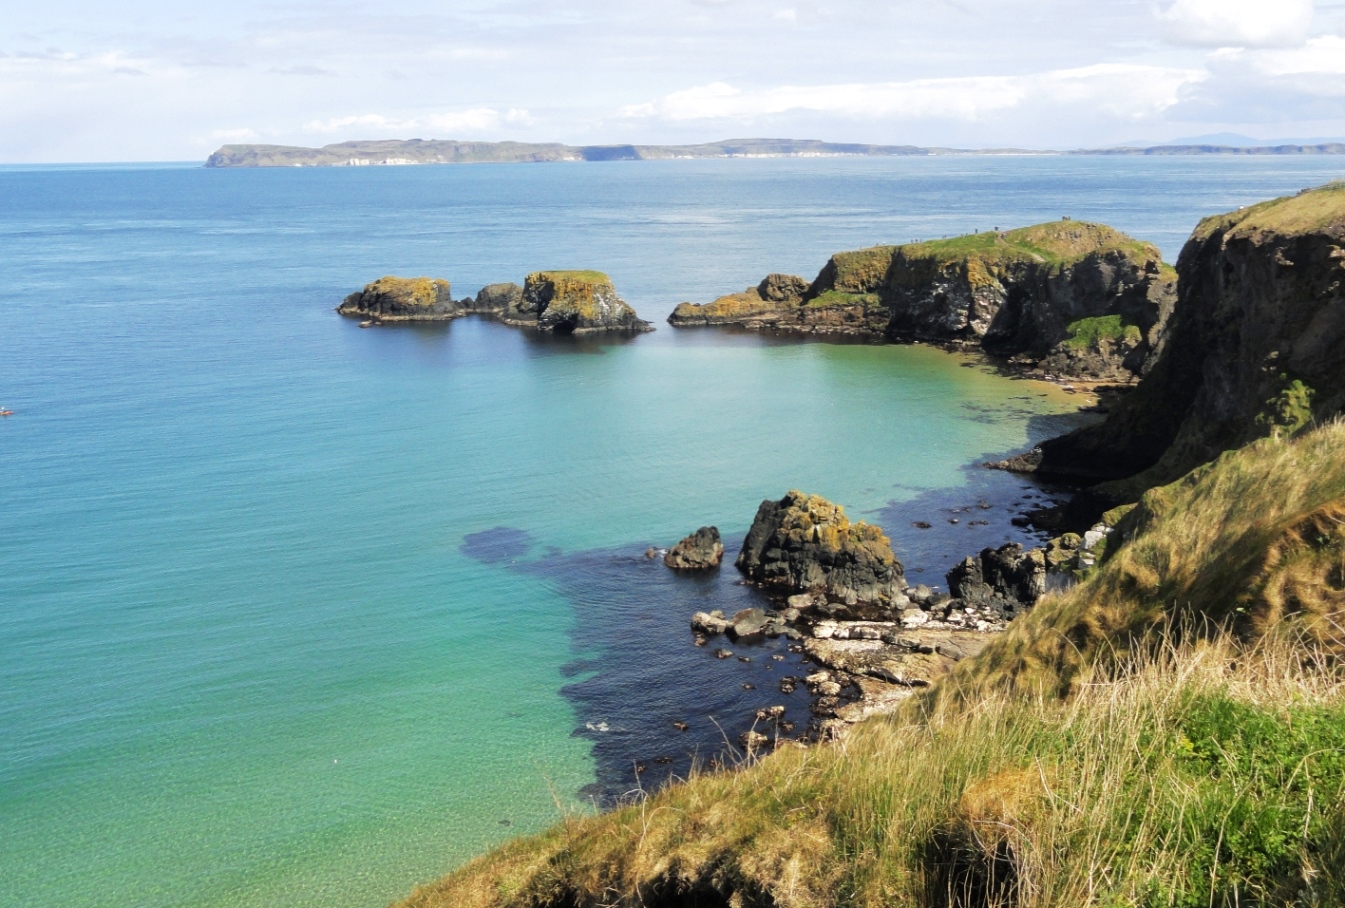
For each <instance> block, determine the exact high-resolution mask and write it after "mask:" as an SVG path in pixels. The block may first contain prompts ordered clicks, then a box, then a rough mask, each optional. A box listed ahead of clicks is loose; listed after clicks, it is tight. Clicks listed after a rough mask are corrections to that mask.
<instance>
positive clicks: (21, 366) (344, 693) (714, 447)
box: [0, 157, 1343, 906]
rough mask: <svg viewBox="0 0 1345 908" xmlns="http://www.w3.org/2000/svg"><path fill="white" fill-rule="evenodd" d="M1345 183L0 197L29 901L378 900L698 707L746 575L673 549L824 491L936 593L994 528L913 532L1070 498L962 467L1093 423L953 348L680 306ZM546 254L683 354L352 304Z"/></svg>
mask: <svg viewBox="0 0 1345 908" xmlns="http://www.w3.org/2000/svg"><path fill="white" fill-rule="evenodd" d="M1342 169H1343V168H1342V167H1341V165H1340V164H1338V163H1336V162H1334V161H1333V160H1332V159H1329V158H1263V159H1258V158H1243V159H1235V158H1191V159H1166V160H1154V159H1119V160H1111V159H1090V158H1054V157H1053V158H1032V157H1024V158H936V159H805V160H795V159H775V160H761V161H739V160H732V161H697V162H690V161H669V162H642V163H629V164H627V163H611V164H588V165H545V166H543V165H538V166H526V165H500V166H496V165H480V166H462V167H414V168H361V169H353V168H352V169H348V170H342V169H333V170H303V169H285V170H255V171H245V170H238V171H227V170H226V171H210V170H205V169H203V168H199V167H182V166H173V165H154V166H144V167H134V168H127V167H97V166H89V167H79V168H41V167H6V168H0V318H2V319H3V321H2V322H0V326H2V327H0V405H4V406H7V407H9V408H11V409H13V410H14V411H15V415H14V416H12V417H9V418H7V419H5V420H4V421H2V422H0V515H3V516H2V518H0V867H3V868H4V873H3V874H0V903H3V904H6V905H11V904H12V905H48V904H52V903H56V902H66V903H69V904H77V905H91V906H102V905H109V906H111V905H129V904H134V905H145V906H160V905H162V906H169V905H202V906H225V905H228V906H272V905H275V906H279V905H285V906H294V905H314V906H317V905H324V906H327V905H369V904H380V903H384V902H386V901H388V900H390V899H393V898H395V897H397V896H398V895H400V894H402V893H404V892H405V891H407V890H409V888H410V887H411V886H412V885H413V884H414V883H416V882H417V881H422V880H426V879H430V878H432V877H434V876H435V875H437V874H439V873H442V872H444V871H446V870H448V869H450V868H451V867H452V866H454V865H456V864H457V863H459V862H461V861H462V860H464V859H466V858H467V857H470V856H471V855H472V854H475V853H478V852H479V851H480V850H482V849H484V848H486V847H488V846H489V845H490V844H493V843H495V842H498V841H501V840H502V839H504V838H507V837H508V836H511V835H514V834H518V833H521V832H528V831H532V830H536V829H540V828H543V827H544V826H545V825H547V824H549V823H550V822H553V821H554V820H555V819H556V818H557V817H558V816H560V815H561V811H563V810H568V809H584V803H585V795H586V793H587V792H590V791H592V790H593V786H594V785H595V783H597V784H599V786H600V787H601V786H602V785H603V784H606V785H607V788H608V789H609V790H610V788H611V785H612V784H618V783H621V782H622V781H623V778H627V777H621V776H620V768H619V764H620V763H621V762H622V761H623V760H625V761H629V760H630V759H632V758H633V757H635V756H638V755H639V751H637V750H633V748H639V747H650V746H654V744H655V743H656V742H655V740H654V738H655V736H654V734H653V732H652V731H651V730H652V729H655V728H658V727H664V726H662V725H661V724H660V723H662V722H664V721H665V720H666V719H667V716H664V715H663V714H662V713H657V710H660V709H666V710H672V709H677V708H685V700H686V698H687V696H688V693H693V694H694V693H695V688H694V686H693V687H692V688H690V689H681V688H678V687H677V686H676V684H674V683H673V682H671V681H669V677H670V676H681V677H684V678H690V679H701V678H703V677H704V676H703V675H701V674H697V672H701V671H702V670H705V671H708V670H709V669H702V668H697V667H696V665H697V664H696V663H695V662H692V661H688V660H695V659H698V658H700V656H702V655H704V654H703V653H697V652H696V651H693V649H692V648H691V647H690V646H689V639H688V638H687V636H686V635H685V622H686V618H687V613H688V609H689V608H690V607H692V606H693V605H694V606H695V607H700V606H699V605H696V604H697V603H703V602H705V603H708V602H718V601H738V600H737V599H735V598H734V597H740V596H750V592H749V591H745V590H744V589H743V588H742V587H736V586H734V585H733V583H732V580H733V576H732V571H731V569H726V570H725V571H723V572H721V575H720V576H719V577H718V578H716V579H714V580H713V581H710V582H706V583H699V584H698V583H696V582H688V583H680V582H674V581H673V580H671V579H670V578H669V577H668V576H667V575H666V572H663V570H662V568H661V566H660V565H657V564H656V563H650V562H647V561H645V560H644V559H643V557H642V552H643V550H644V548H646V547H648V546H649V545H668V544H670V543H671V542H673V541H675V540H676V539H677V538H679V537H680V536H681V535H683V534H685V533H686V532H689V531H690V530H693V529H695V528H696V527H697V526H700V525H701V524H704V523H717V524H718V525H719V526H720V527H721V528H723V529H724V530H725V533H726V537H728V538H730V539H736V538H740V536H741V534H742V532H744V531H745V529H746V526H747V523H748V522H749V521H750V519H751V515H752V514H753V513H754V511H755V508H756V505H757V504H758V503H759V502H760V501H761V499H762V498H765V497H777V496H779V495H781V494H783V492H784V491H785V490H787V489H789V488H795V487H798V488H805V489H807V490H808V491H812V492H816V493H819V494H823V495H826V496H828V497H830V498H832V499H834V500H836V501H839V502H842V503H844V504H845V505H847V507H848V508H849V510H850V512H851V514H852V515H854V516H858V517H865V518H868V519H873V520H877V521H878V522H880V523H881V524H882V525H884V526H885V527H886V528H888V529H889V532H890V533H891V534H892V535H893V537H894V539H895V540H896V542H897V545H898V549H899V554H900V555H901V556H902V557H903V559H904V560H906V561H907V562H908V565H910V566H911V567H912V568H913V569H914V568H916V567H919V568H921V569H922V570H924V569H926V568H927V571H928V576H930V577H932V578H934V579H937V578H938V576H939V575H940V574H941V571H942V569H943V568H944V565H945V564H946V563H947V561H948V559H950V558H952V557H955V556H957V555H960V554H964V553H965V552H968V551H972V550H974V549H975V548H978V547H979V546H980V545H981V544H989V542H992V541H995V539H994V538H991V537H985V538H983V537H982V536H974V533H973V531H972V530H971V529H970V528H968V527H966V526H964V525H962V524H959V525H957V528H956V530H953V529H948V528H947V527H949V526H950V525H949V524H947V523H946V521H943V522H942V526H941V528H940V529H939V530H938V535H937V536H935V537H931V536H928V535H923V534H921V533H919V532H916V531H913V530H912V529H911V527H910V524H911V522H912V521H913V520H915V519H916V518H917V515H918V514H921V513H925V512H926V511H930V510H933V511H939V509H941V508H952V507H954V506H956V504H957V502H961V501H963V500H966V501H972V500H975V499H979V498H981V497H983V496H987V495H988V496H991V497H993V498H994V504H995V515H996V522H995V525H994V527H993V528H992V530H993V533H996V534H1001V533H1004V532H1008V530H1007V529H1006V527H1007V521H1008V518H1009V517H1010V516H1011V515H1012V513H1013V508H1012V505H1013V504H1014V503H1015V502H1018V501H1019V500H1020V499H1021V498H1022V497H1023V496H1028V495H1033V496H1040V495H1046V494H1049V491H1047V492H1037V491H1032V490H1030V489H1029V488H1028V487H1026V486H1014V485H1006V486H996V487H994V488H989V487H982V486H981V485H978V484H980V483H983V482H985V481H987V480H985V478H984V477H983V476H981V475H980V472H978V471H975V470H969V469H968V467H969V465H971V464H974V463H976V462H978V461H979V460H981V459H983V458H985V457H987V456H992V455H995V454H1000V453H1004V452H1007V451H1010V450H1016V449H1021V448H1022V447H1024V446H1026V445H1029V444H1031V443H1032V442H1033V441H1035V440H1037V439H1039V438H1040V437H1043V436H1044V435H1046V434H1050V433H1052V432H1054V431H1058V430H1060V429H1062V428H1065V427H1067V426H1068V425H1070V424H1071V419H1072V418H1073V417H1070V416H1069V411H1070V409H1071V407H1070V403H1071V401H1070V399H1069V398H1067V397H1065V396H1063V395H1060V394H1058V393H1053V392H1051V391H1049V390H1046V389H1044V388H1041V387H1038V386H1036V385H1032V384H1030V383H1024V382H1016V381H1012V380H1010V379H1008V378H1005V377H1002V376H999V375H996V374H994V373H993V372H990V371H988V370H986V369H985V368H983V367H981V366H979V365H977V364H976V363H975V362H974V361H970V360H968V359H967V358H964V357H955V356H951V355H948V354H944V353H942V352H939V351H936V350H931V349H928V348H925V347H890V346H872V345H862V344H860V345H856V344H828V343H792V342H784V343H782V342H779V341H777V340H775V339H771V338H765V337H756V336H750V335H740V334H731V333H721V332H715V331H674V330H673V329H671V328H669V327H667V326H666V325H662V319H663V318H664V317H665V316H666V314H667V313H668V312H669V311H670V310H671V309H672V307H673V306H674V305H675V304H676V303H678V302H680V301H682V300H693V301H707V300H709V299H711V298H713V297H714V296H717V295H719V294H720V293H723V292H726V291H730V290H736V289H740V288H742V287H744V286H747V285H749V284H753V283H755V282H756V281H757V280H759V279H760V277H761V276H762V275H764V274H765V273H767V272H768V271H786V272H792V273H799V274H803V275H806V276H809V277H811V276H812V275H813V274H815V273H816V271H817V269H818V268H819V267H820V266H821V265H822V264H823V262H825V260H826V257H827V256H828V255H829V254H830V253H832V252H834V251H837V250H840V249H847V248H857V247H860V246H865V245H872V244H875V243H880V242H903V241H906V240H909V239H914V238H922V239H928V238H931V237H936V236H943V235H951V234H955V233H960V232H965V231H968V230H976V229H989V228H991V227H1001V228H1003V227H1011V226H1019V225H1023V224H1028V223H1035V222H1039V221H1043V220H1051V219H1056V218H1059V217H1062V216H1066V215H1068V216H1071V217H1075V218H1079V219H1088V220H1101V221H1104V222H1106V223H1110V224H1112V225H1113V226H1116V227H1118V228H1120V229H1122V230H1125V231H1127V232H1129V233H1132V234H1133V235H1136V236H1139V237H1141V238H1144V239H1149V240H1152V241H1154V242H1156V243H1158V244H1159V246H1160V247H1161V248H1162V249H1163V251H1164V254H1165V256H1166V257H1168V258H1169V259H1174V258H1175V256H1176V253H1177V252H1178V250H1179V249H1180V245H1181V242H1182V241H1183V240H1184V238H1185V237H1186V236H1187V235H1188V234H1189V232H1190V230H1191V228H1192V227H1193V226H1194V224H1195V222H1196V220H1197V219H1198V218H1199V217H1200V216H1203V215H1205V214H1211V213H1216V212H1219V211H1224V210H1228V209H1230V208H1234V207H1236V206H1238V205H1243V204H1248V203H1251V202H1254V201H1258V200H1260V199H1263V198H1267V197H1270V196H1273V195H1279V194H1284V193H1286V192H1292V191H1296V190H1298V189H1301V188H1304V187H1306V186H1311V185H1316V184H1319V183H1322V182H1326V181H1327V180H1329V179H1332V178H1337V177H1339V176H1340V175H1341V171H1342ZM547 267H593V268H598V269H601V270H605V271H607V272H608V273H610V274H611V275H612V277H613V279H614V281H615V283H616V285H617V287H618V289H619V290H620V291H621V292H622V294H623V295H624V296H625V298H626V299H627V300H628V301H630V302H631V303H632V305H634V306H635V307H636V309H637V310H639V311H640V313H641V314H642V315H643V316H644V317H646V318H649V319H650V320H652V321H654V322H656V323H658V324H660V325H661V328H660V330H659V331H658V332H656V333H654V334H650V335H644V336H640V337H638V338H634V339H609V340H604V341H595V340H575V339H546V338H539V337H536V336H532V335H529V334H526V333H522V332H518V331H515V330H513V329H509V328H506V327H503V326H500V325H497V324H494V323H490V322H485V321H480V320H477V319H474V318H473V319H463V320H460V321H457V322H455V323H453V324H451V325H448V326H433V327H424V328H405V329H380V330H373V331H361V330H359V329H358V328H357V327H356V326H355V325H354V324H353V323H352V322H349V321H345V320H342V319H340V318H339V317H337V316H336V315H335V314H334V312H333V311H332V309H333V307H334V306H335V305H336V303H337V302H339V300H340V299H341V297H342V296H343V295H344V294H346V293H348V292H350V291H351V290H353V289H356V288H358V287H359V286H361V285H362V284H364V283H365V282H366V281H368V280H371V279H373V278H375V277H377V276H380V275H382V274H385V273H392V274H408V275H409V274H430V275H434V276H443V277H447V278H449V279H450V280H452V281H453V283H454V290H455V293H456V294H457V295H459V296H462V295H466V294H469V293H474V292H475V291H476V289H477V288H478V287H480V286H481V285H483V284H485V283H487V282H492V281H499V280H515V281H519V280H521V279H522V277H523V275H525V274H526V273H527V272H529V271H532V270H537V269H539V268H547ZM996 481H998V480H996ZM1004 481H1005V482H1009V480H1004ZM940 513H941V512H940ZM950 513H951V512H950ZM964 523H965V522H964ZM734 534H737V535H736V537H735V536H734ZM959 534H964V535H959ZM473 540H475V541H476V542H477V544H476V545H475V546H474V545H473ZM930 540H934V541H930ZM960 540H964V541H960ZM960 546H965V549H964V550H956V551H950V550H951V549H958V548H959V547H960ZM913 576H914V575H913ZM922 576H924V575H922ZM641 622H643V623H641ZM641 629H643V630H641ZM687 666H691V669H687V668H686V667H687ZM733 670H734V671H747V670H748V669H737V668H735V669H733ZM752 670H754V671H755V670H757V669H752ZM734 677H735V678H736V677H737V676H734ZM695 683H698V684H699V683H703V682H702V681H700V680H696V681H695ZM735 703H736V701H732V702H730V701H728V700H726V701H725V702H724V703H722V704H721V706H722V708H723V709H725V710H731V709H734V708H736V706H735ZM622 704H625V705H626V707H630V706H631V705H632V704H635V705H639V704H647V705H646V706H644V707H643V712H644V713H647V714H650V715H652V716H653V718H652V719H651V720H650V721H649V722H646V723H645V724H640V723H641V722H642V721H643V719H642V718H641V716H640V715H636V714H634V713H638V712H640V710H634V713H631V714H627V713H623V712H621V711H620V710H619V709H618V707H619V706H620V705H622ZM717 708H718V707H717ZM598 721H603V722H606V723H607V724H608V725H609V727H610V728H611V732H610V734H609V735H608V737H606V738H603V737H602V734H604V733H594V732H591V731H590V730H587V729H586V728H585V725H586V724H587V723H595V724H596V722H598ZM623 723H624V725H623ZM637 726H638V728H637ZM623 734H626V737H624V738H623V737H621V736H622V735H623ZM613 742H615V743H613ZM505 824H508V825H505Z"/></svg>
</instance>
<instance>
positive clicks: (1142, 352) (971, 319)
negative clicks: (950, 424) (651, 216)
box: [669, 220, 1176, 381]
mask: <svg viewBox="0 0 1345 908" xmlns="http://www.w3.org/2000/svg"><path fill="white" fill-rule="evenodd" d="M772 277H774V276H772ZM769 280H770V278H768V279H767V281H769ZM766 283H767V282H766V281H763V282H762V285H761V286H759V287H757V288H752V289H749V290H747V291H745V292H744V293H739V294H732V295H730V296H727V297H721V298H720V299H718V300H715V301H714V302H713V303H710V304H708V305H704V306H695V305H692V304H690V303H683V304H682V305H680V306H678V307H677V310H676V311H675V312H674V313H673V315H672V316H671V317H670V318H669V322H670V323H672V324H673V325H676V326H679V327H685V326H689V325H722V324H733V325H741V326H742V327H746V328H757V329H764V328H775V329H781V330H788V331H796V332H804V333H815V334H849V335H858V336H864V337H872V338H874V339H883V340H891V341H911V340H921V341H932V342H936V343H942V344H950V345H956V346H970V347H977V348H980V349H983V350H985V351H986V352H988V353H992V354H994V355H997V356H1002V357H1010V358H1014V359H1015V360H1016V361H1018V362H1019V363H1021V364H1023V365H1025V366H1029V367H1035V368H1038V369H1041V370H1042V371H1044V372H1047V371H1049V372H1050V373H1052V374H1054V375H1057V376H1062V377H1069V378H1086V379H1094V380H1099V381H1132V380H1134V379H1135V378H1136V377H1137V376H1140V375H1143V374H1145V373H1147V372H1148V371H1149V369H1151V368H1152V366H1153V364H1154V362H1155V361H1156V359H1157V356H1158V354H1159V352H1160V351H1161V349H1162V343H1163V336H1164V327H1165V325H1166V322H1167V319H1168V317H1169V315H1170V314H1171V311H1172V305H1173V303H1174V301H1175V299H1176V281H1175V273H1174V272H1173V270H1172V269H1171V268H1169V267H1168V266H1166V265H1164V264H1163V262H1162V260H1161V257H1160V255H1159V253H1158V250H1157V249H1156V248H1155V247H1153V246H1151V245H1149V244H1147V243H1141V242H1139V241H1137V240H1134V239H1131V238H1130V237H1128V236H1126V235H1125V234H1123V233H1120V232H1118V231H1116V230H1113V229H1112V228H1110V227H1106V226H1103V225H1101V224H1089V223H1084V222H1081V221H1068V220H1067V221H1057V222H1053V223H1049V224H1040V225H1037V226H1035V227H1025V228H1022V229H1019V230H1010V231H1006V232H999V231H993V232H987V233H978V234H972V235H969V236H962V237H955V238H953V239H950V240H939V241H933V242H925V243H910V244H906V245H902V246H874V247H872V248H869V249H860V250H856V251H853V252H841V253H837V254H836V255H834V256H832V257H831V259H830V261H828V262H827V264H826V265H825V266H824V267H823V268H822V270H821V272H820V273H819V274H818V276H817V278H816V279H815V280H814V281H813V282H812V284H811V285H809V287H808V288H807V289H806V290H805V291H804V292H802V293H801V294H799V295H798V296H797V297H794V296H788V295H785V296H782V297H781V298H779V299H773V298H770V297H768V295H767V293H766V292H765V286H766Z"/></svg>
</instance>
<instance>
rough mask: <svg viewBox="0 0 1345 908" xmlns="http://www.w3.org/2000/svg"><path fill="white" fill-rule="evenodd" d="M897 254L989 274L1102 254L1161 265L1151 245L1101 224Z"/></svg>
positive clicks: (912, 246)
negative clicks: (974, 266)
mask: <svg viewBox="0 0 1345 908" xmlns="http://www.w3.org/2000/svg"><path fill="white" fill-rule="evenodd" d="M899 248H900V249H901V253H902V254H903V255H904V256H906V257H907V258H909V259H932V260H934V261H935V262H937V263H939V264H940V265H946V264H952V263H954V262H962V261H970V260H976V261H979V262H981V263H982V264H984V265H985V266H986V267H988V268H992V267H995V266H1002V265H1008V264H1013V263H1018V262H1035V263H1038V264H1049V265H1057V266H1062V267H1063V266H1065V265H1069V264H1072V263H1074V262H1077V261H1080V260H1081V259H1083V258H1085V257H1087V256H1090V255H1098V254H1100V253H1106V252H1119V253H1121V254H1123V255H1126V256H1127V257H1132V258H1138V259H1141V260H1144V261H1160V260H1161V259H1162V256H1161V255H1160V254H1159V252H1158V248H1157V247H1156V246H1154V245H1153V244H1152V243H1145V242H1142V241H1140V240H1136V239H1134V238H1132V237H1129V236H1127V235H1126V234H1124V233H1122V232H1121V231H1119V230H1115V229H1113V228H1111V227H1108V226H1107V225H1106V224H1091V223H1088V222H1087V221H1073V220H1062V221H1051V222H1049V223H1046V224H1037V225H1035V226H1032V227H1020V228H1017V229H1015V230H1007V231H1003V232H997V231H987V232H985V233H972V234H968V235H966V236H957V237H952V238H951V239H946V240H930V241H927V242H922V243H908V244H906V245H904V246H901V247H899Z"/></svg>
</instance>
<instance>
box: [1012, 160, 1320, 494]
mask: <svg viewBox="0 0 1345 908" xmlns="http://www.w3.org/2000/svg"><path fill="white" fill-rule="evenodd" d="M1177 271H1178V274H1179V284H1180V286H1179V293H1178V300H1177V304H1176V309H1175V311H1174V314H1173V316H1172V320H1171V323H1170V324H1169V326H1168V329H1167V332H1166V335H1167V340H1166V342H1165V345H1164V348H1163V350H1162V352H1161V354H1160V356H1159V357H1158V361H1157V362H1156V364H1155V365H1154V366H1153V369H1152V371H1151V372H1150V373H1149V374H1148V375H1147V376H1146V377H1145V378H1144V379H1143V380H1142V381H1141V382H1140V384H1139V387H1137V388H1136V389H1135V391H1134V392H1133V393H1131V394H1130V395H1128V396H1126V397H1124V398H1123V399H1121V400H1120V401H1119V403H1118V404H1117V405H1115V406H1114V407H1112V409H1111V413H1110V414H1109V415H1108V416H1107V419H1106V420H1105V421H1104V422H1103V423H1102V424H1101V425H1097V426H1091V427H1088V428H1085V429H1081V430H1078V431H1076V432H1073V433H1070V434H1069V435H1065V436H1063V437H1061V438H1056V439H1052V440H1050V441H1048V442H1045V443H1043V444H1042V445H1041V447H1040V448H1039V449H1038V450H1036V451H1035V452H1033V453H1032V454H1031V455H1027V456H1024V457H1022V458H1015V459H1014V460H1013V461H1011V462H1010V466H1011V467H1012V468H1015V469H1020V470H1024V471H1032V472H1038V473H1042V474H1047V475H1053V476H1062V477H1068V478H1070V479H1073V480H1083V481H1085V482H1093V483H1098V482H1101V483H1102V484H1101V485H1098V486H1096V487H1094V488H1093V489H1092V490H1091V495H1092V502H1091V503H1092V504H1094V505H1095V508H1096V510H1103V509H1105V508H1107V507H1109V506H1111V505H1113V504H1118V503H1123V502H1133V501H1135V500H1137V499H1138V498H1139V496H1140V494H1141V493H1143V492H1144V491H1145V490H1146V489H1150V488H1153V487H1155V486H1161V485H1166V484H1167V483H1169V482H1172V481H1173V480H1175V479H1177V478H1178V477H1180V476H1182V475H1184V474H1186V473H1188V472H1189V471H1190V470H1192V469H1193V468H1195V467H1197V466H1199V465H1201V464H1203V463H1207V462H1209V461H1210V460H1213V459H1214V458H1215V457H1217V456H1218V455H1219V454H1220V453H1222V452H1223V451H1227V450H1230V449H1233V448H1237V447H1241V446H1242V445H1244V444H1246V443H1248V442H1250V441H1253V440H1255V439H1257V438H1261V437H1264V436H1268V435H1275V434H1285V433H1290V432H1294V431H1296V430H1297V429H1299V428H1301V427H1303V426H1305V425H1309V424H1311V423H1313V422H1314V421H1315V422H1318V423H1320V422H1322V421H1324V420H1326V419H1329V418H1331V417H1333V416H1335V415H1338V414H1340V413H1342V412H1343V411H1345V183H1333V184H1330V185H1328V186H1324V187H1321V188H1319V189H1314V190H1310V191H1305V192H1302V193H1299V194H1298V195H1297V196H1292V197H1287V198H1281V199H1275V200H1273V201H1270V202H1263V203H1262V204H1260V205H1253V206H1250V207H1248V208H1245V209H1239V210H1238V211H1234V212H1230V213H1228V214H1224V215H1218V216H1215V217H1210V218H1206V219H1205V220H1203V221H1201V223H1200V224H1199V226H1197V227H1196V229H1195V232H1194V233H1193V234H1192V236H1191V238H1190V240H1188V241H1187V243H1186V246H1185V247H1184V248H1183V249H1182V253H1181V256H1180V258H1179V259H1178V262H1177ZM1081 516H1082V515H1081Z"/></svg>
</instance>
